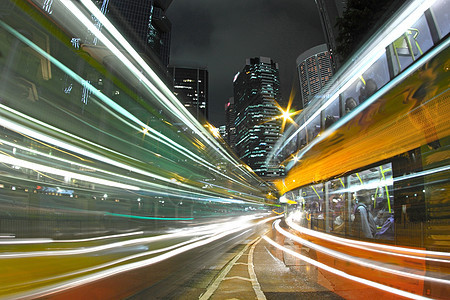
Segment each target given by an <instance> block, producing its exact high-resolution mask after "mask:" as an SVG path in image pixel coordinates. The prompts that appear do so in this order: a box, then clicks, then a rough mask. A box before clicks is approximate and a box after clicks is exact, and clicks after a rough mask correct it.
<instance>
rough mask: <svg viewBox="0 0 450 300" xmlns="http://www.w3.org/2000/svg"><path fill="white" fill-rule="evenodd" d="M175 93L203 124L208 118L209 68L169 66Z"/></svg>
mask: <svg viewBox="0 0 450 300" xmlns="http://www.w3.org/2000/svg"><path fill="white" fill-rule="evenodd" d="M168 69H169V74H170V75H171V77H172V79H173V93H174V94H175V96H177V98H178V100H180V101H181V103H183V105H184V106H185V107H186V108H187V110H188V111H189V112H190V113H191V114H192V115H193V116H194V117H195V118H196V119H197V120H198V121H199V122H200V123H202V124H204V123H205V122H206V121H207V120H208V70H207V69H206V68H187V67H177V66H169V67H168Z"/></svg>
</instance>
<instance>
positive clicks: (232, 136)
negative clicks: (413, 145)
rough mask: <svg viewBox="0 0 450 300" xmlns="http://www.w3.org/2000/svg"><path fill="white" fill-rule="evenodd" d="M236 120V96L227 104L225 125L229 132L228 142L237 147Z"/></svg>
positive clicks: (232, 147) (232, 146)
mask: <svg viewBox="0 0 450 300" xmlns="http://www.w3.org/2000/svg"><path fill="white" fill-rule="evenodd" d="M235 120H236V108H235V107H234V98H233V97H230V98H229V99H228V101H227V103H226V104H225V127H226V132H227V139H226V142H227V143H228V145H229V146H230V147H231V149H235V146H236V126H235V125H234V122H235Z"/></svg>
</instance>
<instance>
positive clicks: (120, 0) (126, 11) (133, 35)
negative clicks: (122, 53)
mask: <svg viewBox="0 0 450 300" xmlns="http://www.w3.org/2000/svg"><path fill="white" fill-rule="evenodd" d="M171 2H172V0H145V1H144V0H96V1H95V3H96V4H97V6H98V7H99V9H100V10H101V11H102V13H103V14H105V15H106V17H107V18H108V19H109V20H110V21H111V22H112V23H113V24H114V25H115V26H116V28H118V29H119V31H120V32H121V33H122V34H123V35H124V36H125V37H126V39H127V40H128V41H129V42H130V44H131V45H132V46H133V47H134V48H135V49H136V51H138V52H141V53H144V54H145V55H147V56H149V57H150V58H151V59H154V57H155V56H156V57H157V58H158V59H159V60H160V63H161V64H162V65H163V66H164V67H166V66H167V65H168V64H169V56H170V38H171V30H172V24H171V22H170V21H169V19H168V18H167V17H166V15H165V11H166V9H167V8H168V6H169V5H170V3H171ZM94 22H95V23H96V27H97V28H98V29H100V30H101V27H102V24H101V23H100V22H99V21H97V20H96V19H95V17H94ZM91 43H92V44H97V40H96V37H93V40H92V41H91Z"/></svg>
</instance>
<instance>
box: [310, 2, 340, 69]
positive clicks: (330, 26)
mask: <svg viewBox="0 0 450 300" xmlns="http://www.w3.org/2000/svg"><path fill="white" fill-rule="evenodd" d="M316 4H317V9H318V10H319V16H320V21H321V23H322V29H323V33H324V35H325V41H326V43H327V45H328V51H329V52H330V56H331V63H332V68H333V72H335V71H336V69H337V68H338V67H339V61H338V60H337V59H336V46H337V45H336V38H337V37H338V35H339V30H338V28H337V26H336V24H337V23H336V21H337V18H339V17H342V15H343V13H344V9H345V6H346V4H347V0H316Z"/></svg>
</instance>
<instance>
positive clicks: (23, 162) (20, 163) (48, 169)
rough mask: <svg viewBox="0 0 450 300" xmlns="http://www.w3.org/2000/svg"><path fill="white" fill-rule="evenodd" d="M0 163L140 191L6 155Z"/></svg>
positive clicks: (0, 156)
mask: <svg viewBox="0 0 450 300" xmlns="http://www.w3.org/2000/svg"><path fill="white" fill-rule="evenodd" d="M0 162H2V163H5V164H10V165H13V166H19V167H22V168H28V169H33V170H38V171H40V172H45V173H50V174H53V175H59V176H63V177H65V176H68V177H70V178H75V179H79V180H83V181H87V182H93V183H97V184H101V185H106V186H111V187H116V188H121V189H127V190H132V191H139V190H140V188H139V187H137V186H134V185H129V184H123V183H119V182H116V181H111V180H106V179H101V178H97V177H93V176H87V175H83V174H78V173H75V172H69V171H64V170H59V169H55V168H52V167H48V166H45V165H41V164H37V163H33V162H30V161H26V160H22V159H17V158H14V157H10V156H6V155H4V154H0Z"/></svg>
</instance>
